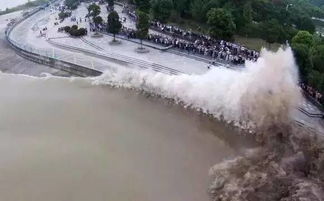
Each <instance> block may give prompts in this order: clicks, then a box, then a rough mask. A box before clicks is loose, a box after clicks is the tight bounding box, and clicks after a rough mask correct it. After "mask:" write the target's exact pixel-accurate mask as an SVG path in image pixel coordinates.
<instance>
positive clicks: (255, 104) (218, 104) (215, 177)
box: [92, 48, 324, 201]
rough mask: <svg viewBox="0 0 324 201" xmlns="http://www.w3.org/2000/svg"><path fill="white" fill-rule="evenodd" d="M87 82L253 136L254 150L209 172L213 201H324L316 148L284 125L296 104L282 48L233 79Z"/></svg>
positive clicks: (323, 155)
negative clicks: (159, 101)
mask: <svg viewBox="0 0 324 201" xmlns="http://www.w3.org/2000/svg"><path fill="white" fill-rule="evenodd" d="M92 81H93V83H94V84H100V85H101V84H108V85H111V86H115V87H125V88H131V89H135V90H141V91H145V92H149V93H153V94H156V95H160V96H162V97H164V98H169V99H172V100H174V101H175V102H177V103H182V104H184V106H186V107H191V108H194V109H197V110H200V111H202V112H204V113H207V114H211V115H213V116H214V117H216V118H218V119H222V120H225V121H227V122H228V123H234V124H235V125H236V126H239V127H241V128H247V129H253V130H254V131H255V132H256V133H257V135H256V140H257V142H258V143H259V144H260V145H261V146H260V148H257V149H254V150H250V151H248V152H247V153H246V154H245V155H244V156H241V157H238V158H235V159H233V160H227V161H224V162H223V163H220V164H217V165H215V166H214V167H212V168H211V170H210V176H211V178H212V180H211V185H210V188H209V193H210V196H211V198H212V199H213V200H215V201H245V200H246V201H254V200H255V201H259V200H262V201H273V200H280V201H302V200H303V201H304V200H310V201H320V200H324V196H323V192H324V187H323V186H324V185H323V181H324V147H323V146H319V145H321V144H322V145H323V144H324V143H320V142H319V140H320V139H319V138H318V137H317V135H313V134H311V133H310V132H309V131H307V130H306V129H304V128H301V127H296V125H295V124H294V123H293V122H292V121H291V119H290V117H291V111H292V110H293V109H294V108H296V107H298V105H299V104H300V101H301V97H302V96H301V92H300V89H299V87H298V71H297V67H296V65H295V61H294V57H293V53H292V51H291V49H290V48H286V49H279V50H278V51H277V52H275V53H274V52H269V51H266V50H262V52H261V57H260V58H259V59H258V61H257V62H255V63H252V62H247V63H246V68H245V69H243V70H240V71H234V70H230V69H226V68H215V69H212V70H210V71H208V72H207V73H205V74H203V75H177V76H170V75H165V74H161V73H156V72H151V71H135V70H129V69H114V70H112V71H109V72H106V73H104V74H103V75H102V76H100V77H99V78H93V80H92Z"/></svg>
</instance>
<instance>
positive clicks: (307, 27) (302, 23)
mask: <svg viewBox="0 0 324 201" xmlns="http://www.w3.org/2000/svg"><path fill="white" fill-rule="evenodd" d="M296 26H297V28H298V29H300V30H304V31H308V32H309V33H311V34H313V33H314V32H315V25H314V23H313V21H312V20H311V18H309V17H307V16H303V17H301V18H300V19H299V20H298V21H297V23H296Z"/></svg>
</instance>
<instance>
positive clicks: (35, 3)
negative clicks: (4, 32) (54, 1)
mask: <svg viewBox="0 0 324 201" xmlns="http://www.w3.org/2000/svg"><path fill="white" fill-rule="evenodd" d="M46 2H48V0H35V1H31V2H27V3H25V4H22V5H19V6H16V7H13V8H7V9H6V10H4V11H0V15H5V14H8V13H12V12H16V11H19V10H24V9H28V8H32V7H35V6H39V5H42V4H44V3H46Z"/></svg>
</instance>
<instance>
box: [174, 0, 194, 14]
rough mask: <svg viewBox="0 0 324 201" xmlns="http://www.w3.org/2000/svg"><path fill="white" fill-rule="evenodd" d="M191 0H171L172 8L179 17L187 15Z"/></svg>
mask: <svg viewBox="0 0 324 201" xmlns="http://www.w3.org/2000/svg"><path fill="white" fill-rule="evenodd" d="M190 2H191V0H173V6H174V9H175V10H176V11H177V12H178V13H179V14H180V16H181V17H184V16H188V15H189V13H190Z"/></svg>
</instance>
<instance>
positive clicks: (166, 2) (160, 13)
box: [152, 0, 173, 23]
mask: <svg viewBox="0 0 324 201" xmlns="http://www.w3.org/2000/svg"><path fill="white" fill-rule="evenodd" d="M172 8H173V5H172V0H153V1H152V12H153V16H154V18H155V19H157V20H159V21H161V22H163V23H164V22H166V21H167V19H168V18H169V17H170V15H171V11H172Z"/></svg>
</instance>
